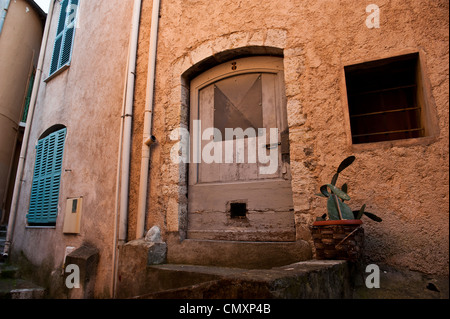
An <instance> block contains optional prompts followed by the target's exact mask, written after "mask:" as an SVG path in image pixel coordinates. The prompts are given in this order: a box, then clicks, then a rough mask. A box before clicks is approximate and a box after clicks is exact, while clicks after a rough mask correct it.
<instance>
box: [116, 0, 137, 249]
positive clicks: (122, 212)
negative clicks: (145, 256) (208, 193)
mask: <svg viewBox="0 0 450 319" xmlns="http://www.w3.org/2000/svg"><path fill="white" fill-rule="evenodd" d="M141 7H142V0H135V1H134V6H133V20H132V25H131V38H130V55H129V57H128V58H129V60H128V79H127V92H126V97H125V98H126V101H125V113H124V114H123V115H122V116H123V119H124V132H123V148H122V168H121V171H122V172H121V189H120V190H121V193H120V208H119V218H120V219H119V243H121V244H123V243H125V242H126V240H127V228H128V196H129V185H130V159H131V133H132V129H133V127H132V124H133V123H132V120H133V102H134V87H135V82H136V60H137V47H138V37H139V20H140V17H141Z"/></svg>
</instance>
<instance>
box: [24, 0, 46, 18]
mask: <svg viewBox="0 0 450 319" xmlns="http://www.w3.org/2000/svg"><path fill="white" fill-rule="evenodd" d="M25 2H26V3H28V4H29V5H30V6H31V7H33V9H34V10H35V11H36V12H37V14H38V15H39V17H40V18H41V20H42V21H43V22H45V20H46V19H47V13H45V12H44V10H42V8H41V7H40V6H39V5H38V4H37V3H36V2H34V0H25Z"/></svg>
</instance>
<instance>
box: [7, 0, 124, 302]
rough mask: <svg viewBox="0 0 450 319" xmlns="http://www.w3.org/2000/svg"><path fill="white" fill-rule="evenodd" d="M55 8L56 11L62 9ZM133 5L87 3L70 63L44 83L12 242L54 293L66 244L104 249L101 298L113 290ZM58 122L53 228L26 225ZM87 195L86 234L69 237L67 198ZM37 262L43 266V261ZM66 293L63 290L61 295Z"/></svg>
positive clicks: (50, 47)
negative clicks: (41, 143)
mask: <svg viewBox="0 0 450 319" xmlns="http://www.w3.org/2000/svg"><path fill="white" fill-rule="evenodd" d="M56 8H57V9H56ZM56 8H55V14H54V16H53V18H52V26H51V31H50V35H49V42H48V45H47V48H46V55H45V60H44V61H45V62H44V66H43V72H44V74H43V78H42V79H43V80H44V79H45V78H46V77H47V76H48V72H49V66H50V61H51V55H52V52H53V43H54V38H55V33H56V24H57V21H58V17H59V5H58V4H56ZM131 13H132V6H131V7H130V6H129V3H128V1H120V0H117V1H109V2H108V5H107V6H105V5H101V4H100V3H97V2H93V1H83V2H82V5H81V8H80V13H79V14H80V18H79V19H80V20H79V21H80V27H79V28H78V29H77V30H76V33H75V43H74V47H73V55H72V62H71V66H70V67H69V68H68V69H67V70H66V71H64V72H63V73H61V74H59V75H57V76H56V77H54V78H52V79H51V80H49V81H48V82H47V83H45V82H41V85H40V90H39V95H38V101H37V105H36V111H35V117H34V121H33V126H32V130H31V134H30V142H29V145H28V157H27V160H26V164H25V174H24V181H25V182H24V183H23V184H22V188H21V195H20V202H19V208H18V215H17V220H16V227H15V233H14V241H13V246H12V247H13V256H12V257H14V258H19V257H20V256H21V253H23V254H24V256H25V257H26V258H27V259H28V261H29V262H30V263H31V264H33V265H36V268H34V269H33V272H34V275H35V277H40V278H41V280H43V278H46V277H47V278H49V279H47V280H48V282H47V283H46V285H50V293H52V294H53V296H55V295H57V294H58V293H61V290H58V289H60V288H61V287H63V285H64V281H63V277H62V276H61V267H62V264H63V258H64V253H65V248H66V246H73V247H76V248H78V247H80V246H81V245H82V244H90V245H93V246H95V247H96V248H98V249H99V251H100V259H99V264H98V273H97V279H96V290H95V296H96V297H107V296H109V293H110V283H111V275H112V252H113V233H114V219H115V218H114V217H115V216H114V211H115V192H116V176H117V158H118V153H117V152H118V145H119V128H120V121H121V112H122V105H123V92H124V78H125V71H126V62H127V54H128V42H129V33H130V32H129V30H130V26H131ZM55 124H63V125H65V126H66V127H67V132H68V133H67V137H66V144H65V150H64V159H63V172H62V182H61V191H60V200H59V211H58V219H57V224H56V228H55V229H27V228H26V213H27V210H28V206H29V199H30V191H31V182H32V174H33V169H34V162H35V150H34V146H35V144H36V141H37V140H38V139H39V136H40V135H41V134H42V133H43V132H44V131H45V130H47V129H48V128H50V127H52V126H53V125H55ZM76 197H83V212H82V218H81V233H80V235H64V234H63V232H62V227H63V224H64V214H65V210H66V200H67V198H76ZM38 265H39V267H38ZM57 296H61V295H57Z"/></svg>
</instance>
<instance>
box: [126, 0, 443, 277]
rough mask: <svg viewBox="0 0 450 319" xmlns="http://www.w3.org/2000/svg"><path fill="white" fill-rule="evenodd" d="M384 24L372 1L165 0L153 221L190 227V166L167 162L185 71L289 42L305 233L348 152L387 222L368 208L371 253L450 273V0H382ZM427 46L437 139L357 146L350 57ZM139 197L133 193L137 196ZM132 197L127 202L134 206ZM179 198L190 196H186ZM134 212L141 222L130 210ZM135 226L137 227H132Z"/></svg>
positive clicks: (296, 182) (357, 185) (355, 175)
mask: <svg viewBox="0 0 450 319" xmlns="http://www.w3.org/2000/svg"><path fill="white" fill-rule="evenodd" d="M149 3H150V1H149V0H147V1H144V11H143V12H144V16H143V18H142V21H141V23H142V28H143V30H142V31H141V36H142V37H141V39H140V40H141V42H140V53H139V60H138V64H139V65H138V77H137V79H138V84H137V92H136V93H137V94H136V117H135V133H136V134H137V136H135V137H134V141H135V145H134V151H133V166H132V172H133V179H132V181H134V182H133V183H132V187H134V189H133V190H132V197H131V198H132V199H133V198H137V197H136V194H137V189H136V187H137V183H138V181H139V177H138V174H139V167H140V157H139V156H140V145H141V144H140V143H141V140H142V137H141V134H142V129H141V128H140V127H139V125H140V124H139V123H141V122H142V120H140V118H142V110H143V101H144V100H145V90H144V88H145V81H146V76H145V73H146V70H147V64H146V56H147V55H148V53H147V52H148V43H147V41H148V33H149V28H150V21H149V20H150V19H149V15H147V14H149V13H150V8H149V6H151V4H149ZM373 3H376V4H377V5H378V6H379V7H380V9H381V27H380V29H368V28H367V27H366V25H365V19H366V17H367V14H366V12H365V8H366V6H367V4H366V3H361V1H356V0H346V1H312V0H311V1H296V0H289V1H284V2H283V4H282V5H280V3H278V2H276V1H264V2H260V1H252V0H242V1H232V0H227V1H221V3H220V6H219V5H217V3H215V2H211V1H206V0H205V1H204V0H199V1H195V2H191V1H181V0H166V1H162V7H161V21H160V34H159V43H158V60H157V75H156V91H155V109H154V123H153V134H154V135H155V136H156V137H157V138H158V142H159V143H158V145H157V146H156V147H154V148H153V149H152V159H151V161H152V162H151V181H150V189H149V195H150V196H149V208H148V217H147V227H146V229H148V228H150V227H151V226H153V225H155V224H156V225H158V226H160V227H161V228H162V229H163V232H172V231H177V230H182V226H183V223H184V221H183V216H184V215H183V207H184V206H183V205H184V204H183V202H184V199H183V196H184V194H183V193H185V192H186V189H185V187H184V184H183V183H184V177H183V171H182V170H180V168H179V167H178V165H174V164H172V163H171V162H170V148H171V147H172V145H173V144H174V142H172V141H170V140H169V137H168V136H169V134H170V131H171V130H172V129H174V128H176V127H179V126H180V123H186V117H187V113H186V109H187V106H186V104H187V101H188V91H187V90H186V88H185V87H183V86H182V81H181V75H182V74H183V72H185V71H186V70H188V69H189V68H190V67H191V66H193V65H196V64H197V63H198V62H200V61H202V60H203V59H206V58H208V57H210V56H211V55H213V54H215V53H218V52H222V51H224V50H228V49H233V48H239V47H244V46H250V45H258V46H274V47H278V48H282V49H284V55H285V60H284V61H285V62H284V63H285V81H286V95H287V111H288V118H289V125H290V139H291V169H292V175H293V181H292V185H293V191H294V204H295V212H296V223H297V237H298V238H302V239H309V236H310V235H309V229H308V226H309V225H310V224H311V223H312V221H313V220H315V218H316V217H317V216H320V215H322V214H323V213H324V211H325V209H326V204H325V202H324V201H323V200H321V199H320V198H316V197H314V193H316V192H317V191H318V189H319V187H320V185H322V184H323V183H325V182H329V180H330V178H331V176H332V174H333V173H334V170H335V169H336V167H337V165H338V164H339V163H340V161H341V160H342V159H343V158H345V157H346V156H348V155H351V154H354V155H356V157H357V161H356V162H355V164H354V165H353V166H352V167H350V168H349V169H348V170H347V171H346V172H345V174H343V175H342V176H341V177H340V181H341V182H342V181H344V180H345V181H348V182H349V193H350V195H351V197H352V201H351V202H350V204H351V206H352V207H356V208H355V209H357V208H359V207H360V205H361V204H363V203H367V207H368V208H367V209H368V210H370V211H372V212H374V213H376V214H378V215H380V216H381V217H382V218H383V219H384V221H383V223H382V224H375V223H374V222H372V221H371V220H369V219H365V229H366V234H367V254H368V257H369V259H370V260H372V261H385V262H387V263H390V264H392V265H396V266H401V267H408V268H410V269H413V270H420V271H423V272H426V273H440V274H448V244H449V241H448V238H449V235H448V203H449V200H448V107H449V106H448V93H447V92H448V1H444V0H441V1H425V0H423V1H421V0H415V1H388V0H379V1H373ZM418 51H419V52H420V53H421V58H425V60H423V61H422V62H426V65H423V67H424V69H425V71H426V72H427V75H426V77H427V79H428V81H429V89H430V90H429V93H430V96H429V104H430V105H429V107H430V111H431V113H433V112H434V113H435V118H436V123H438V125H439V135H438V136H437V137H436V138H431V139H423V140H420V141H413V142H412V143H403V142H400V143H392V145H390V144H389V143H388V144H373V145H370V146H368V147H362V148H361V147H360V148H358V147H353V146H352V145H351V142H350V129H349V125H348V119H347V118H346V116H348V115H347V114H346V111H345V109H346V107H347V105H346V96H345V81H344V74H343V68H344V66H345V65H349V64H355V63H359V62H362V61H369V60H376V59H380V58H384V57H389V56H395V55H399V54H402V53H404V52H418ZM133 196H134V197H133ZM133 201H134V200H130V203H131V207H130V211H131V212H133V211H134V210H135V207H134V204H133ZM180 203H181V205H180ZM131 223H135V222H133V221H131ZM133 227H134V226H132V225H130V229H131V230H133Z"/></svg>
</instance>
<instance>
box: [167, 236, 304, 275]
mask: <svg viewBox="0 0 450 319" xmlns="http://www.w3.org/2000/svg"><path fill="white" fill-rule="evenodd" d="M311 258H312V252H311V247H310V245H309V244H308V243H307V242H306V241H302V240H300V241H295V242H244V241H220V240H197V239H186V240H183V241H179V240H177V239H169V241H168V250H167V263H168V264H188V265H203V266H217V267H231V268H245V269H270V268H273V267H278V266H283V265H288V264H292V263H295V262H299V261H305V260H310V259H311Z"/></svg>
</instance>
